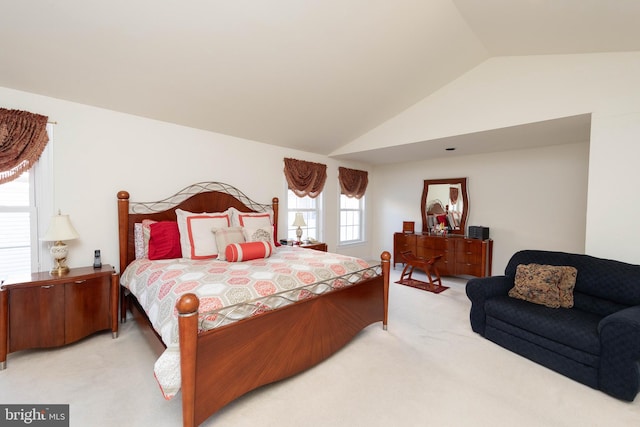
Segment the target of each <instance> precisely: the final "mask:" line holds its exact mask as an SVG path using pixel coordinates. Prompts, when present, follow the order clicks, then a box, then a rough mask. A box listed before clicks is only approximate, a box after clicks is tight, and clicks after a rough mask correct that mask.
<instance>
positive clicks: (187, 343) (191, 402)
mask: <svg viewBox="0 0 640 427" xmlns="http://www.w3.org/2000/svg"><path fill="white" fill-rule="evenodd" d="M199 306H200V301H199V300H198V297H197V296H195V295H194V294H191V293H189V294H184V295H183V296H181V297H180V299H179V300H178V304H176V307H177V309H178V334H179V338H180V376H181V383H182V385H181V387H182V425H183V426H184V427H191V426H194V425H195V397H196V352H197V346H198V307H199Z"/></svg>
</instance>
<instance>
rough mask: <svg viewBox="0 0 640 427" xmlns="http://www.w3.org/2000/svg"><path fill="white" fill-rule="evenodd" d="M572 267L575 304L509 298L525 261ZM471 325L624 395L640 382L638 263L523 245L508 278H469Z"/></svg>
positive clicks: (564, 371) (530, 355)
mask: <svg viewBox="0 0 640 427" xmlns="http://www.w3.org/2000/svg"><path fill="white" fill-rule="evenodd" d="M532 263H533V264H545V265H554V266H573V267H575V268H576V269H577V277H576V283H575V288H574V292H573V299H574V305H573V307H572V308H549V307H547V306H545V305H540V304H534V303H532V302H528V301H524V300H522V299H516V298H512V297H510V296H508V292H509V290H510V289H511V288H512V287H513V286H514V281H515V274H516V270H517V267H518V265H520V264H532ZM466 292H467V296H468V297H469V299H470V300H471V313H470V320H471V327H472V329H473V330H474V331H475V332H477V333H478V334H480V335H482V336H484V337H485V338H487V339H489V340H491V341H493V342H495V343H496V344H499V345H501V346H503V347H505V348H507V349H509V350H511V351H513V352H515V353H518V354H520V355H522V356H524V357H526V358H528V359H531V360H532V361H534V362H537V363H539V364H541V365H544V366H546V367H548V368H550V369H553V370H554V371H556V372H559V373H561V374H563V375H566V376H567V377H569V378H572V379H574V380H576V381H579V382H581V383H583V384H586V385H588V386H590V387H592V388H595V389H598V390H601V391H603V392H605V393H607V394H609V395H611V396H614V397H616V398H618V399H622V400H626V401H633V400H634V398H635V397H636V394H637V393H638V391H639V388H640V265H632V264H627V263H623V262H619V261H613V260H607V259H601V258H596V257H592V256H588V255H579V254H570V253H564V252H551V251H538V250H525V251H520V252H517V253H516V254H514V255H513V257H512V258H511V260H510V261H509V263H508V265H507V267H506V269H505V274H504V276H492V277H486V278H477V279H471V280H470V281H469V282H467V285H466Z"/></svg>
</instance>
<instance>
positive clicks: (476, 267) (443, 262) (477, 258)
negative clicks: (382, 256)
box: [393, 233, 493, 277]
mask: <svg viewBox="0 0 640 427" xmlns="http://www.w3.org/2000/svg"><path fill="white" fill-rule="evenodd" d="M406 251H411V252H412V253H413V254H415V255H416V256H417V257H420V258H424V259H431V258H433V257H435V256H438V255H442V258H441V259H440V260H439V262H438V270H439V271H440V275H441V276H476V277H487V276H491V263H492V257H493V240H491V239H487V240H479V239H469V238H467V237H465V236H462V235H459V234H449V235H431V234H427V233H416V234H405V233H394V235H393V267H394V268H395V266H396V264H397V263H404V258H403V256H402V252H406Z"/></svg>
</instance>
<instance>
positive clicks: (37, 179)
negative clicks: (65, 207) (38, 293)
mask: <svg viewBox="0 0 640 427" xmlns="http://www.w3.org/2000/svg"><path fill="white" fill-rule="evenodd" d="M47 132H48V134H49V143H48V144H47V146H46V148H45V149H44V151H43V152H42V154H41V155H40V159H39V160H38V163H37V164H36V165H34V167H32V168H31V169H30V170H29V171H28V172H25V173H23V174H22V175H21V176H20V177H19V178H17V179H15V180H13V181H10V182H7V183H4V184H0V236H2V238H0V281H1V280H6V279H7V278H8V277H9V276H14V275H24V274H30V273H31V272H32V271H40V270H43V269H44V268H46V267H43V266H42V262H41V261H44V262H45V263H47V266H49V265H50V263H51V261H50V260H49V259H48V258H46V255H45V257H43V252H46V251H47V248H46V247H44V245H43V244H41V243H40V242H39V240H38V236H39V235H40V234H42V233H44V231H45V228H44V227H46V226H47V225H48V223H49V220H50V218H51V216H52V214H53V209H52V208H51V206H52V200H53V191H52V188H53V179H52V176H53V174H52V169H53V168H52V160H53V158H52V157H53V156H52V152H53V148H52V147H53V127H52V125H51V124H49V125H47Z"/></svg>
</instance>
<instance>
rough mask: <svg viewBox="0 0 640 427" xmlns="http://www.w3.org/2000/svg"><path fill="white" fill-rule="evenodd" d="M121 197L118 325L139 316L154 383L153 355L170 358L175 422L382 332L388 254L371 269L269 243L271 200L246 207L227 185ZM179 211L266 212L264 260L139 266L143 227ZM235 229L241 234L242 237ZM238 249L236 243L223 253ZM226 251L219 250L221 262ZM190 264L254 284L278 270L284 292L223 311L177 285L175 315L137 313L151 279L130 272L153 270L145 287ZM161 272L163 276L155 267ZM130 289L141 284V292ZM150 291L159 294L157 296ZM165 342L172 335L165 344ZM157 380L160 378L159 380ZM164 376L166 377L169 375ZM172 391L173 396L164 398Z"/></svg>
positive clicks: (189, 422)
mask: <svg viewBox="0 0 640 427" xmlns="http://www.w3.org/2000/svg"><path fill="white" fill-rule="evenodd" d="M129 198H130V195H129V193H128V192H126V191H120V192H118V194H117V204H118V233H119V236H118V237H119V250H120V272H121V285H122V288H121V321H123V322H124V321H125V318H126V310H127V309H130V310H131V311H132V313H135V316H136V317H138V318H139V317H141V318H142V319H143V322H142V323H143V324H144V325H146V327H147V329H146V331H147V333H146V334H147V336H149V337H151V341H152V344H153V346H154V348H155V349H156V351H157V353H158V355H159V359H158V362H156V365H155V366H154V373H155V375H156V378H158V376H159V375H158V365H159V364H160V365H163V364H164V365H167V363H164V362H161V361H162V360H163V356H166V355H167V354H169V355H170V356H169V357H166V358H165V362H166V361H167V360H169V362H170V363H168V365H170V366H171V365H172V363H173V364H175V363H177V367H175V370H176V372H174V373H173V376H174V379H175V378H176V377H177V378H178V387H179V390H180V393H181V398H182V416H183V425H185V426H194V425H199V424H201V423H202V422H204V421H205V420H206V419H207V418H209V417H210V416H211V415H212V414H214V413H215V412H216V411H218V410H219V409H220V408H222V407H223V406H224V405H226V404H228V403H229V402H231V401H233V400H234V399H236V398H238V397H240V396H242V395H243V394H245V393H247V392H249V391H251V390H253V389H255V388H257V387H260V386H262V385H265V384H269V383H272V382H275V381H278V380H281V379H284V378H287V377H290V376H292V375H294V374H297V373H300V372H302V371H304V370H306V369H308V368H310V367H312V366H314V365H316V364H318V363H319V362H321V361H323V360H325V359H327V358H328V357H330V356H331V355H332V354H334V353H335V352H337V351H338V350H340V349H341V348H343V347H344V346H345V345H347V344H348V343H349V342H350V341H351V340H352V339H353V338H354V337H355V336H356V335H357V334H358V333H359V332H360V331H361V330H362V329H364V328H365V327H367V326H369V325H371V324H373V323H376V322H382V326H383V329H385V330H386V328H387V311H388V294H389V267H390V259H391V255H390V254H389V253H388V252H383V253H382V254H381V262H380V264H379V265H378V264H376V265H368V264H362V263H364V261H363V260H358V259H350V258H351V257H345V256H342V255H338V254H331V253H324V252H320V251H314V250H312V249H303V248H299V247H293V248H291V247H278V246H277V244H276V242H275V240H274V237H275V236H277V235H278V233H277V226H278V199H277V198H274V199H273V200H272V203H271V204H261V203H256V202H254V201H252V200H251V199H249V198H248V197H247V196H246V195H245V194H244V193H243V192H241V191H240V190H238V189H237V188H235V187H233V186H230V185H227V184H223V183H216V182H207V183H198V184H194V185H192V186H189V187H187V188H184V189H183V190H181V191H179V192H178V193H176V194H174V195H173V196H171V197H169V198H167V199H164V200H161V201H158V202H150V203H147V202H132V201H130V200H129ZM183 211H187V212H192V213H201V212H207V213H212V212H213V213H219V212H226V211H229V212H231V211H233V212H235V214H234V215H236V216H238V217H240V216H242V217H245V218H247V217H249V216H250V215H251V214H254V216H256V217H259V216H261V214H265V213H266V214H268V215H269V218H270V221H271V227H272V236H270V239H271V240H272V241H271V242H269V243H270V245H267V246H271V249H270V250H271V251H272V253H271V256H268V257H256V258H255V259H250V260H246V261H243V262H232V261H234V260H231V258H228V259H227V260H224V261H221V260H219V259H213V260H211V259H206V260H200V259H195V260H184V259H178V260H166V259H161V260H158V261H156V260H154V261H149V260H145V259H144V256H141V255H140V231H141V224H142V223H143V221H144V222H151V223H153V222H154V221H155V222H158V223H169V222H174V221H176V220H177V219H178V220H179V218H180V215H181V214H182V212H183ZM176 212H178V214H176ZM238 213H241V215H238ZM234 218H235V217H234ZM153 227H154V230H157V229H159V228H160V227H159V226H157V225H154V226H153ZM245 229H246V227H245ZM244 231H245V235H246V230H244ZM154 233H157V231H154ZM156 240H157V239H156ZM251 244H255V243H251ZM244 245H245V244H244V243H237V244H234V245H233V246H234V247H243V246H244ZM246 245H249V243H247V244H246ZM231 246H232V245H229V246H228V248H230V247H231ZM136 247H137V248H138V250H136ZM149 249H151V247H149ZM220 253H222V251H220ZM229 253H230V252H229V251H227V255H229ZM149 256H150V255H149ZM232 256H233V254H232ZM249 258H250V257H249ZM303 259H307V260H309V262H310V263H311V265H312V267H308V266H306V265H302V264H301V263H302V262H303ZM343 261H344V265H343V264H342V262H343ZM338 262H340V263H341V264H338ZM287 263H289V264H287ZM162 264H164V265H162ZM191 264H194V265H195V268H198V269H200V270H202V269H208V270H207V271H216V272H218V271H223V270H224V268H226V267H225V266H227V267H228V268H231V269H234V270H232V271H231V270H230V271H231V272H230V273H229V274H245V276H246V275H247V273H238V271H239V270H242V271H251V272H252V273H249V275H255V276H256V277H259V278H264V277H265V276H269V277H271V276H270V275H273V274H275V273H273V272H265V270H264V269H265V268H272V266H273V265H275V268H276V269H278V268H279V269H280V270H278V273H277V274H278V275H279V276H278V277H280V278H282V279H283V280H280V281H281V282H283V283H286V284H288V285H286V286H285V289H271V290H269V291H267V292H262V293H261V292H259V293H260V295H259V296H258V298H255V299H252V298H253V296H252V297H246V296H245V297H242V298H239V299H238V300H234V301H231V303H232V304H229V305H221V304H217V303H216V304H213V305H212V304H211V303H210V302H211V298H208V297H207V294H206V293H204V294H203V292H202V291H201V288H192V287H190V286H186V285H185V284H184V281H183V282H181V283H182V285H181V286H179V287H180V288H181V289H184V292H182V291H180V292H178V291H175V292H174V291H173V290H172V291H170V292H172V293H174V294H175V301H176V303H175V308H174V307H172V309H171V310H166V309H161V310H157V309H156V310H154V309H148V308H147V309H145V306H147V307H148V306H149V300H150V298H149V297H148V295H147V294H150V293H152V292H151V291H148V290H147V287H146V284H147V283H150V282H152V280H151V279H150V278H149V276H144V277H142V278H139V279H135V278H134V277H137V276H135V275H133V273H132V271H133V270H138V271H142V274H145V271H146V273H148V272H149V271H150V270H152V269H156V268H157V269H159V270H158V272H157V273H153V274H152V277H153V278H154V279H153V281H155V280H156V278H159V277H168V278H169V279H172V280H173V281H178V280H179V279H175V277H177V276H180V274H178V273H175V269H183V268H185V269H186V268H191V267H192V266H191ZM253 264H256V267H255V268H257V272H254V270H253V268H254V267H253ZM167 266H171V267H167ZM128 267H129V268H128ZM163 268H166V270H162V269H163ZM345 268H346V269H347V270H348V271H347V270H345ZM260 269H262V270H260ZM292 269H293V270H296V269H303V270H305V269H306V270H309V269H312V270H313V269H316V270H318V272H320V273H321V274H319V276H318V277H316V278H314V279H311V277H312V276H311V275H310V274H308V271H306V270H305V271H304V272H303V273H299V272H298V273H296V274H292V273H291V277H287V276H283V275H282V274H286V273H287V271H286V270H292ZM328 270H332V271H333V270H335V274H334V275H333V276H332V277H327V275H326V271H328ZM138 271H136V272H138ZM160 271H164V273H160ZM180 271H182V270H180ZM184 271H186V270H184ZM296 271H297V270H296ZM193 274H195V273H192V272H189V273H186V274H184V275H183V277H192V276H193ZM207 274H209V273H207ZM245 276H243V277H245ZM294 276H295V277H296V278H302V282H303V283H302V284H300V283H295V284H292V283H293V278H294ZM208 277H211V276H210V275H209V276H208ZM136 280H137V281H138V285H137V287H138V288H141V289H144V291H143V293H142V294H140V293H138V296H137V297H136V296H134V289H135V288H136ZM214 281H215V280H214ZM168 282H171V280H168ZM140 283H144V286H143V285H141V284H140ZM171 285H172V283H171V284H170V285H167V283H164V284H162V285H160V286H161V287H164V288H168V287H169V286H171ZM231 286H235V285H234V284H232V285H231ZM212 287H215V286H211V283H209V284H208V288H207V289H209V288H212ZM257 288H260V286H258V287H257ZM148 289H151V288H148ZM260 289H261V288H260ZM154 292H156V293H160V294H162V295H166V294H167V292H165V291H154ZM242 292H244V291H242ZM242 292H241V291H238V292H236V289H235V288H234V293H242ZM145 310H146V311H145ZM158 311H161V312H166V311H169V312H170V315H169V317H171V318H172V319H173V320H170V321H166V323H165V324H164V326H162V327H158V321H157V320H154V317H157V315H158ZM154 323H155V327H154ZM167 331H170V332H167ZM168 336H173V337H174V338H167V337H168ZM167 341H169V342H167ZM172 355H173V356H172ZM176 355H177V356H176ZM176 361H177V362H176ZM159 362H160V363H159ZM165 368H166V366H165ZM164 372H166V370H165V371H164ZM164 375H165V374H164V373H163V374H162V376H164ZM168 377H171V373H169V375H168ZM159 382H160V381H159ZM161 388H162V384H161ZM176 392H177V391H176V390H175V389H174V390H173V393H172V395H173V394H175V393H176ZM165 397H167V395H166V394H165ZM169 397H171V396H169Z"/></svg>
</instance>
